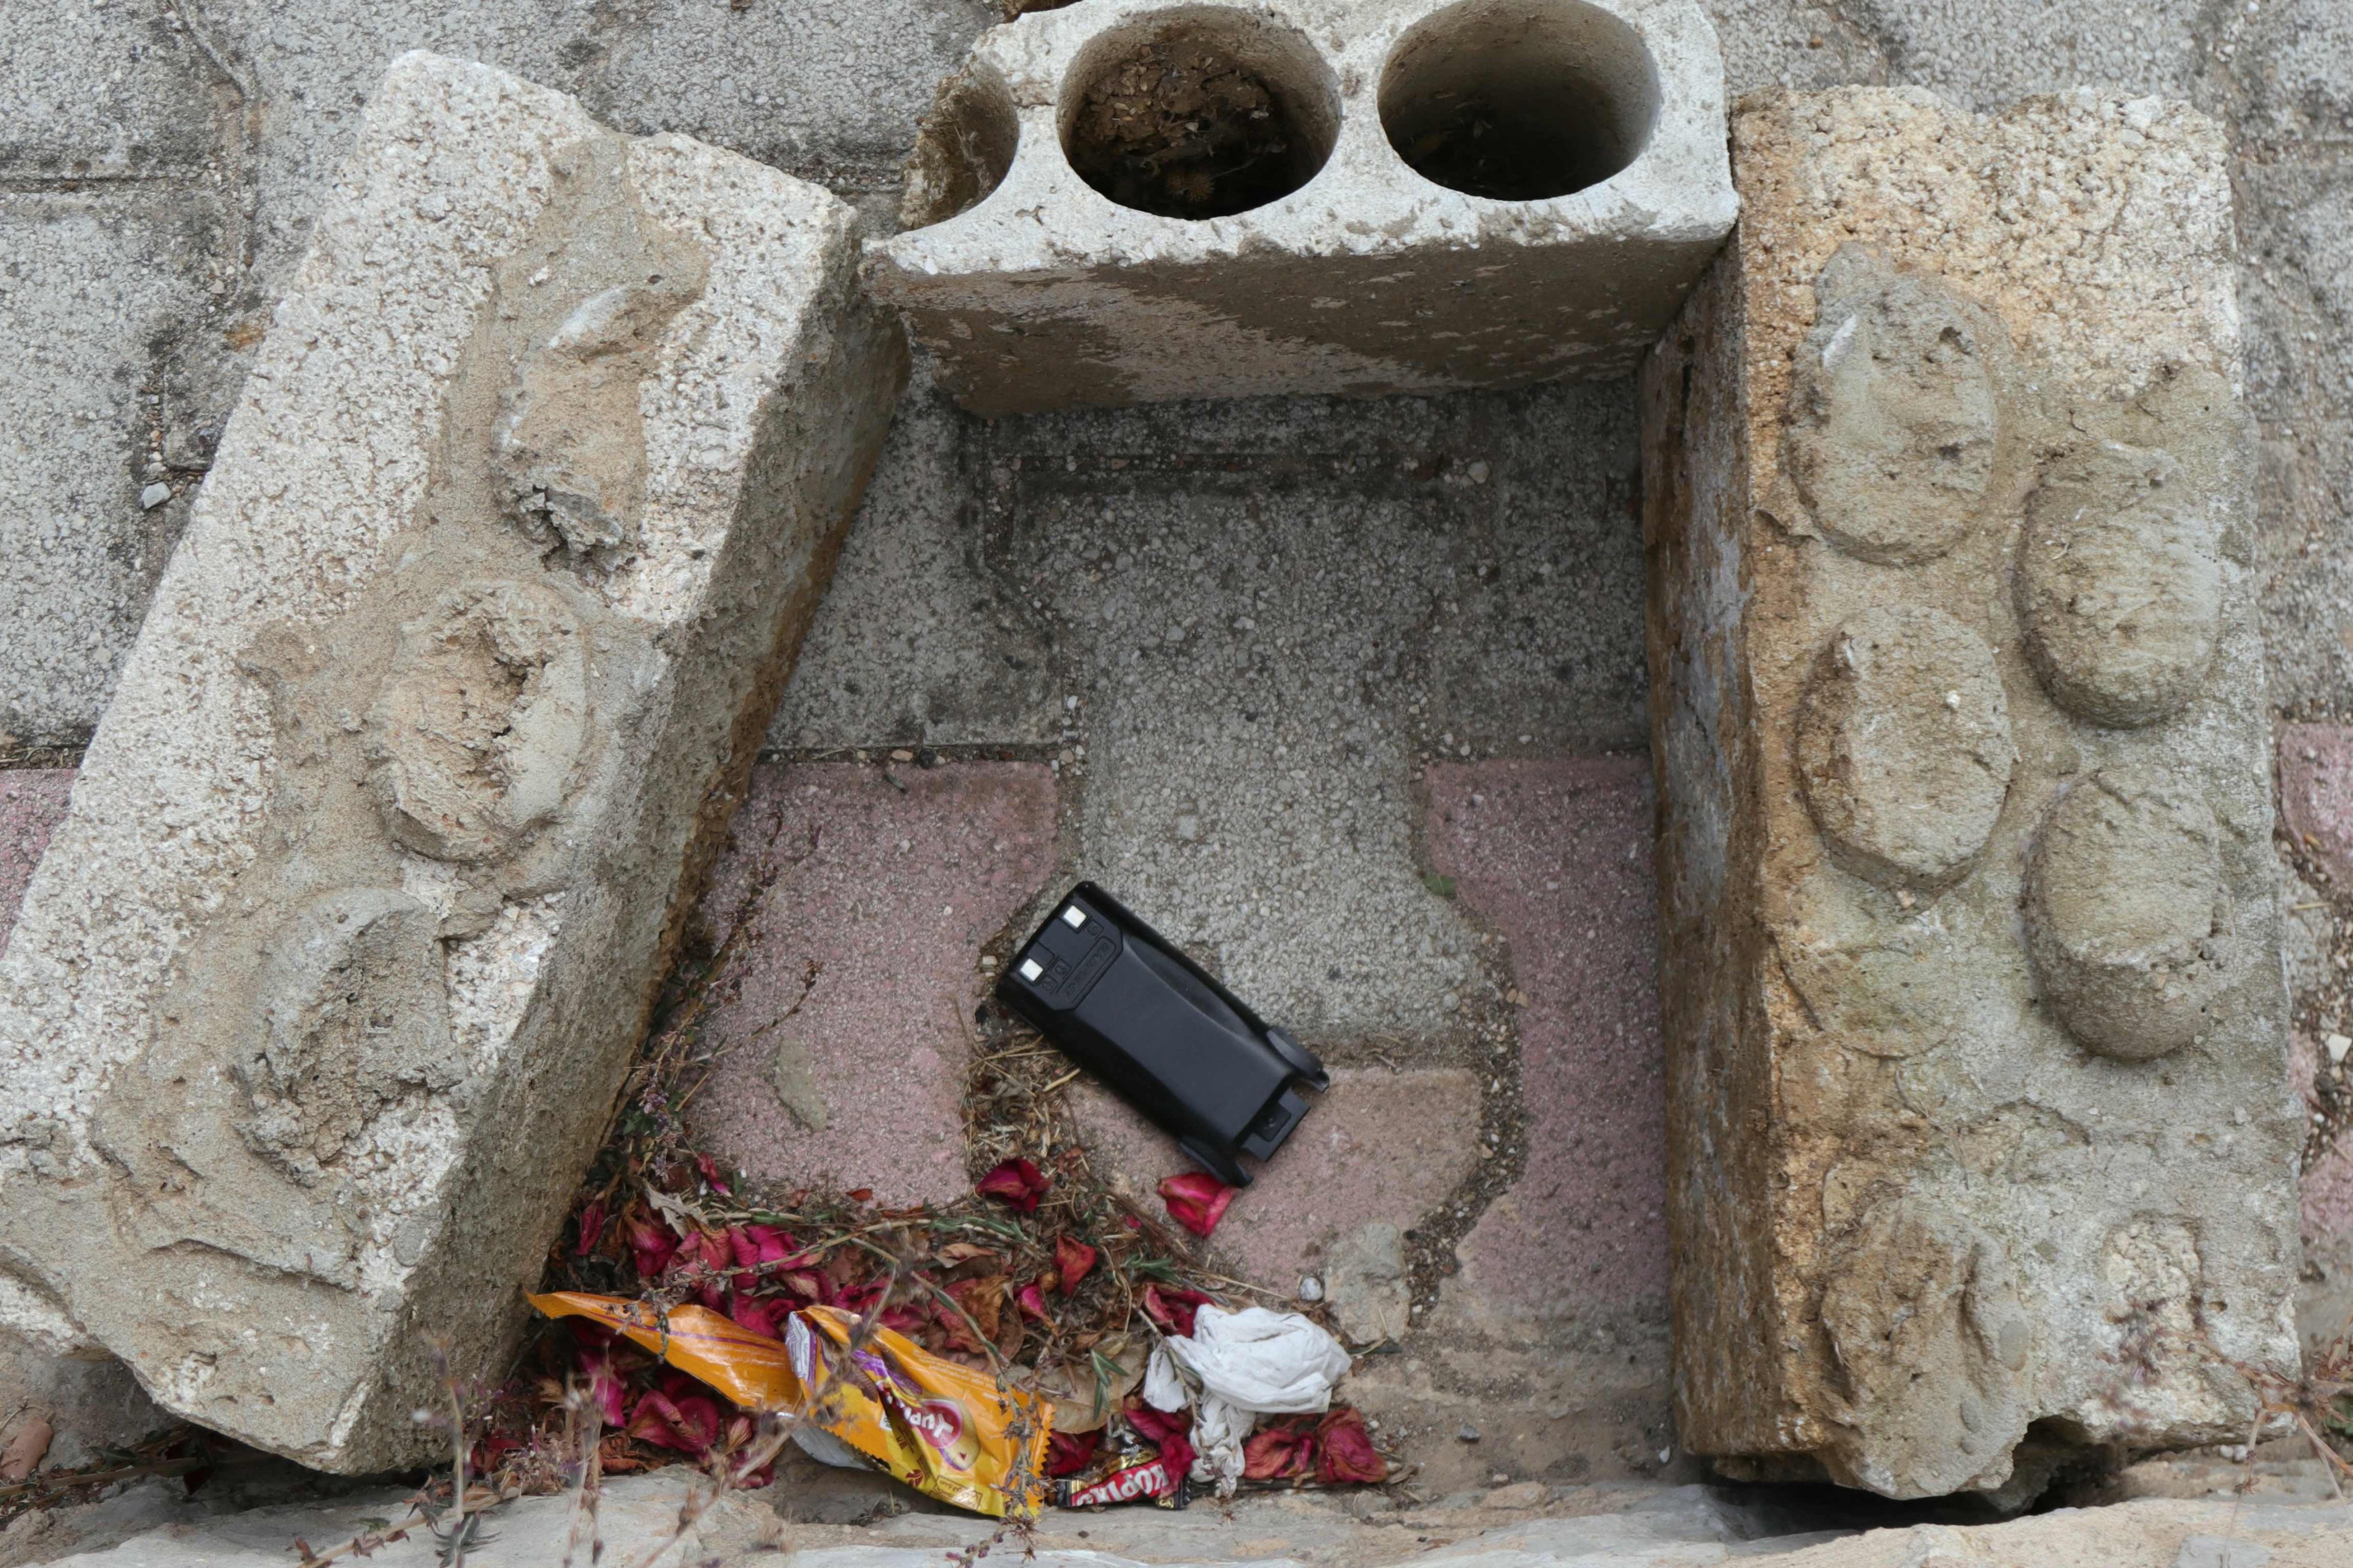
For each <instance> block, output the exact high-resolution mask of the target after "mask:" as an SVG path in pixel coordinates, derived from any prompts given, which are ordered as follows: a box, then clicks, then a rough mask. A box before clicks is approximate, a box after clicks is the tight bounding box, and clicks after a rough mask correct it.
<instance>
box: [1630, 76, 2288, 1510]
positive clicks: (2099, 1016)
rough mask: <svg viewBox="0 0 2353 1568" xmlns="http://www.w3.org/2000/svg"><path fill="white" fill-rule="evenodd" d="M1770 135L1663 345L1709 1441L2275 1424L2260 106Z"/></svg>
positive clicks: (1675, 1138)
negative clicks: (2260, 1409)
mask: <svg viewBox="0 0 2353 1568" xmlns="http://www.w3.org/2000/svg"><path fill="white" fill-rule="evenodd" d="M1734 159H1735V167H1736V172H1737V182H1738V184H1739V186H1740V190H1741V199H1742V203H1743V218H1742V223H1741V227H1740V232H1739V235H1738V237H1737V239H1736V242H1735V245H1734V247H1732V248H1731V249H1729V250H1728V251H1727V252H1726V254H1725V257H1724V258H1722V259H1721V260H1720V261H1719V262H1718V263H1717V265H1716V266H1715V268H1713V269H1712V271H1711V272H1710V274H1709V277H1708V279H1706V280H1705V281H1704V283H1703V284H1702V285H1701V288H1700V289H1699V291H1698V293H1697V294H1695V295H1694V299H1693V300H1692V302H1691V304H1690V305H1689V307H1687V309H1686V310H1685V311H1684V313H1683V317H1682V319H1681V320H1680V321H1678V323H1677V324H1676V326H1675V327H1674V328H1673V329H1672V331H1670V332H1669V333H1668V335H1667V336H1666V338H1665V339H1664V340H1663V341H1662V343H1661V345H1660V347H1659V349H1658V351H1657V353H1655V354H1654V355H1653V357H1652V359H1651V362H1650V363H1649V364H1648V366H1647V368H1646V370H1645V373H1644V376H1643V382H1642V399H1643V405H1644V416H1645V421H1646V426H1647V428H1646V437H1645V440H1646V457H1645V479H1646V485H1645V489H1646V496H1647V500H1646V506H1647V509H1648V510H1647V530H1648V542H1649V550H1650V554H1651V567H1652V578H1651V680H1652V721H1653V731H1652V733H1653V754H1654V756H1655V757H1656V758H1657V762H1658V769H1659V776H1660V782H1661V793H1662V797H1663V798H1662V834H1661V842H1660V858H1661V865H1660V872H1661V879H1660V880H1661V905H1662V908H1661V918H1662V933H1663V944H1664V965H1663V973H1665V974H1666V975H1668V976H1669V977H1670V980H1669V983H1668V984H1666V985H1665V986H1664V988H1663V989H1664V993H1665V994H1664V999H1663V1000H1664V1008H1665V1017H1666V1030H1667V1042H1668V1093H1669V1147H1670V1151H1671V1166H1670V1190H1671V1198H1670V1218H1671V1223H1672V1237H1673V1256H1674V1264H1675V1274H1674V1279H1673V1293H1674V1310H1675V1324H1676V1343H1677V1352H1676V1360H1677V1377H1678V1389H1677V1397H1678V1403H1679V1409H1680V1416H1681V1426H1682V1432H1683V1439H1684V1441H1685V1442H1686V1443H1687V1444H1689V1445H1690V1446H1691V1447H1694V1448H1695V1449H1696V1450H1698V1451H1700V1452H1704V1453H1709V1454H1715V1455H1721V1456H1725V1457H1727V1458H1731V1459H1733V1460H1735V1461H1736V1462H1737V1461H1746V1463H1747V1464H1748V1465H1750V1466H1751V1467H1753V1468H1756V1469H1757V1471H1758V1472H1759V1473H1775V1472H1777V1471H1786V1470H1788V1469H1789V1468H1791V1467H1792V1465H1793V1463H1794V1464H1795V1465H1796V1466H1797V1468H1800V1469H1802V1468H1810V1467H1819V1468H1820V1469H1821V1470H1827V1471H1828V1473H1829V1474H1830V1475H1831V1476H1832V1477H1834V1478H1835V1479H1839V1480H1841V1481H1844V1482H1847V1483H1849V1484H1852V1485H1860V1486H1865V1487H1869V1488H1872V1489H1875V1490H1878V1491H1882V1492H1886V1493H1889V1494H1893V1495H1899V1496H1914V1495H1925V1494H1932V1493H1942V1492H1949V1491H1954V1490H1959V1489H2000V1488H2001V1487H2003V1486H2004V1484H2005V1483H2006V1482H2009V1481H2010V1480H2011V1478H2012V1476H2013V1473H2014V1472H2016V1473H2017V1475H2018V1484H2019V1485H2021V1486H2024V1485H2026V1484H2027V1483H2028V1481H2029V1479H2031V1471H2033V1470H2034V1469H2035V1468H2036V1467H2038V1466H2040V1465H2042V1464H2044V1463H2046V1462H2047V1461H2048V1459H2049V1458H2050V1457H2051V1455H2052V1453H2053V1451H2055V1450H2058V1449H2063V1448H2064V1447H2068V1446H2071V1445H2081V1444H2105V1443H2115V1444H2121V1445H2125V1446H2127V1447H2166V1446H2172V1445H2182V1444H2190V1443H2208V1442H2215V1441H2220V1440H2224V1439H2228V1438H2232V1437H2233V1436H2236V1437H2240V1438H2243V1436H2245V1434H2246V1432H2247V1430H2248V1426H2249V1424H2250V1422H2251V1421H2253V1418H2254V1416H2255V1414H2256V1404H2255V1400H2254V1398H2253V1394H2252V1393H2251V1391H2250V1387H2249V1384H2248V1382H2247V1380H2246V1379H2245V1377H2243V1376H2242V1373H2241V1371H2240V1370H2239V1369H2242V1368H2257V1369H2263V1370H2265V1371H2268V1372H2271V1373H2282V1374H2292V1373H2294V1371H2295V1367H2296V1344H2295V1333H2294V1328H2293V1322H2292V1318H2291V1315H2290V1298H2291V1293H2292V1291H2293V1289H2294V1285H2295V1268H2296V1258H2297V1253H2296V1237H2295V1221H2294V1216H2295V1171H2296V1154H2297V1146H2298V1142H2299V1126H2298V1118H2297V1114H2296V1111H2295V1106H2294V1104H2293V1102H2292V1098H2291V1095H2290V1091H2289V1088H2288V1075H2287V1062H2286V1054H2287V1052H2286V1047H2287V1040H2286V1030H2285V1007H2286V1005H2285V998H2284V990H2283V985H2282V981H2281V971H2280V959H2279V938H2278V931H2277V921H2278V915H2277V904H2276V896H2275V893H2274V876H2275V874H2276V866H2275V862H2274V857H2273V852H2272V847H2271V833H2272V808H2271V795H2270V788H2269V767H2268V749H2269V748H2268V736H2267V733H2266V724H2265V718H2264V709H2263V649H2262V646H2261V642H2260V639H2259V637H2258V633H2257V627H2256V624H2255V619H2254V616H2255V605H2254V583H2253V570H2252V557H2253V539H2252V520H2251V517H2250V504H2249V496H2250V489H2249V487H2250V482H2251V480H2250V473H2249V468H2250V466H2251V465H2250V449H2249V448H2250V434H2249V426H2248V422H2247V416H2246V415H2245V413H2244V411H2243V408H2242V402H2241V395H2240V390H2239V386H2238V382H2237V377H2238V374H2239V364H2240V350H2239V335H2238V316H2237V314H2236V311H2235V310H2234V308H2233V300H2232V248H2231V247H2232V220H2231V190H2230V181H2229V174H2228V162H2227V157H2226V154H2225V150H2224V143H2223V137H2222V133H2221V130H2220V129H2219V128H2217V127H2216V126H2214V125H2212V124H2211V123H2210V122H2209V121H2206V120H2204V119H2202V118H2201V117H2200V116H2199V115H2197V114H2195V113H2193V112H2191V111H2189V110H2187V109H2185V108H2183V107H2181V106H2179V105H2177V104H2172V103H2167V102H2160V101H2158V100H2153V99H2140V100H2117V99H2113V98H2094V97H2092V96H2090V95H2078V96H2073V97H2068V98H2063V99H2052V100H2034V101H2031V102H2029V103H2027V104H2024V105H2021V107H2019V108H2018V109H2016V110H2011V111H2010V112H2008V113H2006V114H2004V115H2001V116H2000V117H1999V118H1990V119H1988V118H1979V117H1978V116H1975V115H1970V114H1966V113H1961V112H1957V111H1955V110H1950V109H1948V108H1947V107H1946V106H1945V105H1943V104H1942V103H1941V102H1940V101H1939V100H1936V98H1935V97H1934V96H1933V95H1930V94H1927V93H1924V92H1921V91H1918V90H1916V89H1898V90H1882V89H1851V90H1841V91H1837V92H1831V93H1824V94H1820V95H1811V96H1805V95H1798V96H1790V95H1781V94H1767V95H1764V96H1761V97H1758V98H1757V99H1753V100H1747V101H1746V102H1745V103H1744V104H1743V105H1742V107H1741V109H1740V110H1739V111H1738V113H1737V114H1736V117H1735V124H1734Z"/></svg>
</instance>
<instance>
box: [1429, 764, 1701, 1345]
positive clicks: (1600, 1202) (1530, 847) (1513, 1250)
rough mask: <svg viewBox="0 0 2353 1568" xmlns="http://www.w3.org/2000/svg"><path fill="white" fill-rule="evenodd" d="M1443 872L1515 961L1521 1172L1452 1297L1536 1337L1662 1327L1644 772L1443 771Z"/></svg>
mask: <svg viewBox="0 0 2353 1568" xmlns="http://www.w3.org/2000/svg"><path fill="white" fill-rule="evenodd" d="M1428 777H1429V791H1430V826H1429V837H1428V842H1429V845H1430V865H1431V867H1432V868H1434V869H1436V870H1437V871H1439V872H1440V873H1441V874H1442V875H1445V876H1448V877H1451V878H1452V879H1454V887H1455V897H1456V898H1457V899H1459V900H1461V902H1462V904H1463V905H1464V907H1465V908H1467V909H1470V910H1472V911H1473V912H1475V913H1476V914H1478V915H1479V916H1481V917H1482V919H1484V920H1486V921H1491V922H1492V923H1493V925H1494V927H1495V929H1496V930H1497V931H1500V932H1502V934H1503V937H1504V941H1505V942H1507V943H1508V944H1509V946H1510V949H1511V962H1512V978H1513V984H1514V986H1515V987H1516V988H1517V989H1518V991H1519V993H1520V994H1521V996H1523V997H1525V1000H1524V1001H1517V1002H1516V1005H1514V1010H1513V1011H1514V1027H1515V1032H1516V1034H1517V1036H1518V1038H1519V1047H1520V1082H1519V1100H1520V1104H1521V1106H1522V1108H1523V1110H1524V1112H1525V1125H1526V1131H1525V1142H1524V1148H1525V1155H1524V1158H1525V1170H1524V1171H1523V1173H1521V1174H1520V1176H1519V1177H1518V1179H1517V1180H1516V1181H1514V1183H1513V1184H1512V1185H1511V1186H1510V1187H1509V1189H1507V1190H1506V1191H1505V1192H1504V1193H1503V1194H1501V1195H1499V1196H1498V1197H1496V1198H1495V1199H1494V1201H1493V1203H1492V1204H1490V1205H1489V1206H1488V1208H1487V1211H1486V1213H1485V1214H1483V1215H1482V1216H1481V1217H1480V1220H1479V1223H1478V1225H1477V1226H1476V1227H1475V1228H1473V1229H1472V1232H1471V1234H1470V1235H1469V1236H1468V1237H1464V1239H1463V1240H1462V1242H1461V1247H1460V1250H1461V1255H1462V1258H1463V1272H1462V1277H1461V1280H1460V1281H1459V1282H1456V1283H1453V1284H1451V1285H1450V1286H1449V1287H1448V1289H1450V1290H1468V1291H1476V1292H1479V1293H1481V1294H1482V1295H1484V1296H1486V1297H1488V1298H1490V1299H1491V1300H1493V1302H1494V1303H1495V1304H1496V1305H1498V1306H1503V1307H1505V1308H1507V1309H1515V1310H1518V1311H1519V1312H1521V1313H1524V1314H1526V1315H1527V1316H1528V1317H1530V1318H1532V1319H1542V1318H1547V1317H1548V1318H1552V1319H1555V1320H1558V1319H1561V1318H1574V1317H1575V1316H1577V1314H1578V1313H1579V1312H1580V1311H1591V1310H1594V1309H1595V1308H1600V1309H1602V1310H1609V1311H1617V1312H1623V1313H1627V1314H1630V1315H1633V1314H1647V1315H1649V1316H1651V1318H1653V1319H1655V1318H1657V1317H1658V1316H1659V1315H1660V1314H1661V1313H1662V1312H1663V1310H1664V1308H1665V1301H1666V1289H1667V1233H1666V1215H1665V1208H1666V1195H1667V1194H1666V1157H1665V1148H1664V1145H1665V1136H1666V1125H1665V1092H1666V1091H1665V1068H1664V1062H1663V1059H1662V1053H1661V1049H1660V1044H1659V1003H1658V978H1657V972H1656V964H1657V954H1658V923H1657V915H1656V912H1655V910H1656V903H1655V900H1656V892H1655V887H1654V883H1653V881H1652V876H1653V872H1652V869H1651V794H1650V782H1651V766H1650V760H1649V759H1648V758H1647V757H1590V758H1588V757H1570V758H1559V759H1545V760H1517V759H1513V760H1499V761H1495V762H1486V763H1451V764H1447V765H1443V766H1432V767H1431V769H1430V773H1429V775H1428Z"/></svg>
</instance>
